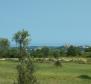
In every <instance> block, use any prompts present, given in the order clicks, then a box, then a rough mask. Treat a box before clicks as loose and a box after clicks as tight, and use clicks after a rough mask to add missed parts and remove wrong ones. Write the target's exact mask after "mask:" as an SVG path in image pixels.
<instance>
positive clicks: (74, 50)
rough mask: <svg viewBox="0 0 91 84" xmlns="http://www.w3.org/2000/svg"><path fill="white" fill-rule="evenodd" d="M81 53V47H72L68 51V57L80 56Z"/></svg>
mask: <svg viewBox="0 0 91 84" xmlns="http://www.w3.org/2000/svg"><path fill="white" fill-rule="evenodd" d="M80 54H81V52H80V48H79V47H75V46H72V45H71V46H70V47H69V48H68V49H67V56H77V55H80Z"/></svg>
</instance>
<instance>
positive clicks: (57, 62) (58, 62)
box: [54, 60, 62, 67]
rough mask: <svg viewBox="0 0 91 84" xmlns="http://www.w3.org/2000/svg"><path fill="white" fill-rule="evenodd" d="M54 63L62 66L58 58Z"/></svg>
mask: <svg viewBox="0 0 91 84" xmlns="http://www.w3.org/2000/svg"><path fill="white" fill-rule="evenodd" d="M54 65H55V66H60V67H62V63H61V62H60V61H59V60H57V61H55V63H54Z"/></svg>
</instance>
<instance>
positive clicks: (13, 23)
mask: <svg viewBox="0 0 91 84" xmlns="http://www.w3.org/2000/svg"><path fill="white" fill-rule="evenodd" d="M23 28H24V29H26V30H28V31H29V32H30V33H31V38H32V42H31V43H32V45H63V44H74V45H88V44H89V45H91V0H0V37H7V38H9V39H12V36H13V34H14V33H15V32H17V31H18V30H21V29H23Z"/></svg>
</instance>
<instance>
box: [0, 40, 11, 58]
mask: <svg viewBox="0 0 91 84" xmlns="http://www.w3.org/2000/svg"><path fill="white" fill-rule="evenodd" d="M9 46H10V42H9V40H8V39H7V38H0V55H1V57H6V56H7V55H8V48H9Z"/></svg>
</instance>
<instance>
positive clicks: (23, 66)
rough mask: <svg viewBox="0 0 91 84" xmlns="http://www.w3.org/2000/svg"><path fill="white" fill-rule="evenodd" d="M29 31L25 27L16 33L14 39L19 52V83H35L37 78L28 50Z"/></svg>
mask: <svg viewBox="0 0 91 84" xmlns="http://www.w3.org/2000/svg"><path fill="white" fill-rule="evenodd" d="M29 36H30V35H29V33H28V31H25V30H24V29H23V30H21V31H18V32H16V33H15V34H14V37H13V39H14V40H15V42H16V44H17V45H18V48H19V50H20V53H19V64H18V66H17V70H18V84H35V83H36V79H35V77H34V76H33V71H34V69H33V64H32V61H31V60H30V57H29V55H28V52H27V50H26V49H27V47H28V43H29Z"/></svg>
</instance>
